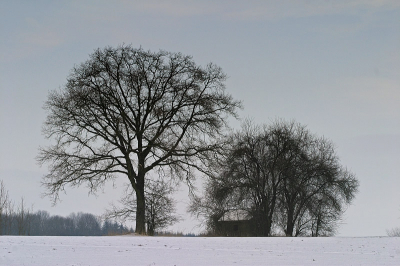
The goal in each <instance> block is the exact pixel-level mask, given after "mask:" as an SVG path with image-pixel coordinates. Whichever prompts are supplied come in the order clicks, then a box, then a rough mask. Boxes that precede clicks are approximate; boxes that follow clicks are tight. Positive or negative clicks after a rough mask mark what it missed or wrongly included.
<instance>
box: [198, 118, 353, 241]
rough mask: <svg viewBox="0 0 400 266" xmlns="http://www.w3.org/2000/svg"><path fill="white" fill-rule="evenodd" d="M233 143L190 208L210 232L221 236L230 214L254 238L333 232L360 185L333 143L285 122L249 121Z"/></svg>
mask: <svg viewBox="0 0 400 266" xmlns="http://www.w3.org/2000/svg"><path fill="white" fill-rule="evenodd" d="M229 139H230V141H229V143H230V145H229V148H228V147H227V148H226V153H225V154H224V155H223V156H222V157H221V158H220V159H219V160H216V161H215V164H214V167H213V168H214V175H212V176H211V179H210V180H209V182H208V183H207V186H206V190H205V195H204V197H202V198H196V197H195V198H194V200H193V202H192V205H191V207H190V211H191V212H192V213H194V214H195V215H201V216H203V217H205V219H206V223H207V225H208V229H209V230H210V231H211V232H212V233H214V234H217V235H218V234H220V233H221V232H219V231H218V230H219V229H220V227H219V221H220V220H221V218H222V217H223V216H224V215H225V214H226V213H228V212H232V211H238V210H240V211H242V213H243V212H245V213H246V214H247V215H246V217H244V218H245V219H248V220H250V221H251V223H252V226H253V231H252V234H253V235H255V236H270V235H273V234H279V233H280V232H282V233H284V234H285V235H286V236H302V235H310V236H322V235H332V234H334V232H335V229H336V226H337V222H338V221H339V219H340V217H341V214H342V213H343V211H344V209H345V207H346V205H348V204H349V203H350V202H351V200H352V199H353V198H354V196H355V193H356V192H357V188H358V181H357V179H356V178H355V176H354V175H353V174H352V173H350V172H349V171H347V170H346V169H345V168H344V167H342V166H341V165H340V162H339V158H338V157H337V155H336V154H335V151H334V147H333V144H332V143H331V142H330V141H328V140H327V139H325V138H319V137H317V136H315V135H313V134H311V133H310V132H309V131H308V130H307V129H306V127H304V126H302V125H300V124H298V123H295V122H285V121H276V122H274V123H273V124H272V125H270V126H263V127H258V126H254V125H252V124H251V123H250V122H247V123H245V124H244V126H243V128H242V130H241V131H239V132H237V133H235V134H232V135H231V136H230V138H229Z"/></svg>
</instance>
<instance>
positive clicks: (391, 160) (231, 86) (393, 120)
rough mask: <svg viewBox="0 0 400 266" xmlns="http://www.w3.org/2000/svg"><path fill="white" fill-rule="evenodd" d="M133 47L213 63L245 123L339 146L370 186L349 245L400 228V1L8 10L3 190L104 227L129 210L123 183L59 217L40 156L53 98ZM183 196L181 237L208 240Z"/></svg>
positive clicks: (363, 192) (1, 14) (1, 8)
mask: <svg viewBox="0 0 400 266" xmlns="http://www.w3.org/2000/svg"><path fill="white" fill-rule="evenodd" d="M123 43H125V44H132V46H134V47H142V48H143V49H145V50H152V51H158V50H160V49H162V50H167V51H171V52H182V53H183V54H186V55H192V56H193V59H194V61H195V62H197V63H198V64H201V65H205V64H207V63H208V62H213V63H215V64H216V65H219V66H220V67H222V69H223V70H224V71H225V72H226V73H227V75H228V76H229V78H228V80H227V81H226V87H227V92H229V93H230V94H232V95H233V96H234V98H235V99H238V100H242V102H243V105H244V109H243V110H242V111H240V113H239V114H240V117H241V118H252V119H253V120H254V121H255V122H256V123H260V124H261V123H269V122H270V121H271V120H274V119H275V118H283V119H287V120H290V119H295V120H296V121H297V122H300V123H302V124H305V125H307V126H308V128H309V130H310V131H311V132H313V133H315V134H317V135H320V136H325V137H326V138H328V139H330V140H332V141H333V142H334V143H335V144H336V150H337V153H338V155H339V157H340V159H341V162H342V164H343V165H345V166H347V167H348V169H350V170H351V171H352V172H354V173H355V174H356V176H357V177H358V179H359V181H360V191H359V193H358V195H357V197H356V199H355V201H354V202H353V204H352V205H351V206H350V207H349V208H348V210H347V211H346V213H345V215H344V221H343V224H342V225H341V227H340V230H339V235H340V236H375V235H385V234H386V229H390V228H393V227H396V226H400V1H398V0H335V1H334V0H325V1H322V0H320V1H317V0H309V1H305V0H304V1H300V0H298V1H295V0H293V1H267V0H259V1H255V0H253V1H252V0H250V1H249V0H247V1H244V0H243V1H239V0H230V1H228V0H225V1H223V0H213V1H200V0H198V1H195V0H192V1H183V0H181V1H179V0H172V1H162V0H160V1H154V0H146V1H122V0H120V1H119V0H113V1H81V0H79V1H78V0H77V1H40V0H37V1H16V0H0V179H2V180H3V181H4V184H5V185H6V188H7V189H8V190H9V193H10V195H11V197H12V198H13V199H14V200H15V201H19V199H20V198H21V197H24V198H25V201H26V202H27V203H29V204H33V208H34V210H39V209H40V210H47V211H49V212H50V213H51V214H59V215H68V214H69V213H71V212H79V211H83V212H90V213H93V214H96V215H99V214H102V213H103V211H104V209H105V208H106V207H107V206H108V203H109V202H111V201H116V200H118V198H119V195H118V194H119V193H120V192H121V191H122V188H121V184H122V183H123V182H124V181H125V180H123V179H121V180H120V181H118V182H117V183H116V184H115V186H116V188H113V187H112V184H110V185H109V186H107V187H106V188H105V189H104V193H103V192H100V193H99V194H98V195H97V197H95V196H88V190H87V189H86V188H85V187H82V188H80V189H75V188H70V189H67V193H66V194H62V195H61V200H62V202H60V203H58V204H57V205H56V206H54V207H52V206H51V201H50V198H42V197H41V193H43V192H45V191H44V188H43V187H41V186H40V181H41V177H42V176H43V175H44V174H45V173H46V171H47V168H46V167H42V168H40V167H39V166H38V165H37V163H36V161H35V156H36V155H37V153H38V147H39V146H40V145H42V146H43V145H47V144H49V142H48V141H47V140H45V139H44V137H43V136H42V134H41V126H42V123H43V122H44V120H45V117H46V114H45V112H44V110H43V109H42V106H43V103H44V102H45V101H46V99H47V95H48V92H49V91H51V90H54V89H58V88H60V87H61V86H63V84H65V82H66V78H67V76H68V74H69V71H70V70H71V69H72V67H73V66H74V65H75V64H80V63H82V62H84V61H85V60H87V59H88V56H89V54H90V53H92V52H93V51H94V49H96V48H104V47H105V46H114V47H115V46H118V45H119V44H123ZM231 125H232V127H234V128H238V127H239V125H240V121H236V122H233V123H232V124H231ZM183 190H184V189H183ZM177 197H178V198H179V209H180V212H181V215H182V216H183V218H185V219H186V218H187V219H186V220H185V221H183V222H181V223H179V224H177V225H175V226H174V227H172V228H170V229H171V230H180V231H184V232H186V233H188V232H191V231H198V228H194V226H195V225H196V222H195V221H193V220H191V219H189V215H188V214H185V212H184V209H185V203H186V202H187V201H188V199H187V195H186V193H185V192H184V191H182V192H180V193H179V195H178V196H177Z"/></svg>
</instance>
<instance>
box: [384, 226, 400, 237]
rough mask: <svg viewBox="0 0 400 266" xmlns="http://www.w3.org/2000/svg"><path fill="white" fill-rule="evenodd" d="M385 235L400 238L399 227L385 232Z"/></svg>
mask: <svg viewBox="0 0 400 266" xmlns="http://www.w3.org/2000/svg"><path fill="white" fill-rule="evenodd" d="M386 233H387V235H388V236H390V237H400V227H396V228H393V229H389V230H386Z"/></svg>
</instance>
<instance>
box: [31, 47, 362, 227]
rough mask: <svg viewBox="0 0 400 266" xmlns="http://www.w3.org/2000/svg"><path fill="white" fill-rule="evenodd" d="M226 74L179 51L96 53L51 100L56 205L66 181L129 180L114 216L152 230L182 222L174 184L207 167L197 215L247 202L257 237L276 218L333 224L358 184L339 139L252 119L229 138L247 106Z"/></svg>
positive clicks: (49, 181)
mask: <svg viewBox="0 0 400 266" xmlns="http://www.w3.org/2000/svg"><path fill="white" fill-rule="evenodd" d="M225 78H226V75H225V74H224V73H223V71H222V70H221V68H219V67H218V66H216V65H214V64H208V65H207V66H206V67H201V66H198V65H196V64H195V63H194V62H193V60H192V58H191V57H190V56H184V55H182V54H180V53H170V52H165V51H160V52H156V53H153V52H150V51H144V50H143V49H134V48H132V47H131V46H129V45H128V46H125V45H123V46H119V47H117V48H112V47H107V48H105V49H98V50H96V51H95V52H94V53H93V54H92V55H90V58H89V60H87V61H86V62H84V63H83V64H81V65H79V66H77V67H75V68H73V70H72V71H71V74H70V76H69V77H68V79H67V83H66V85H65V86H64V87H63V88H61V89H60V90H57V91H53V92H51V93H50V94H49V97H48V100H47V102H46V104H45V109H46V110H47V111H48V115H47V119H46V122H45V124H44V127H43V132H44V134H45V136H46V137H47V138H49V139H53V140H54V141H53V145H51V146H49V147H44V148H41V149H40V153H39V156H38V161H39V162H40V163H41V164H47V165H48V166H49V173H48V174H47V175H46V176H45V177H44V178H43V180H44V182H43V183H44V185H45V186H46V187H47V191H48V194H49V195H50V196H52V197H53V198H54V200H55V201H57V199H58V195H59V192H60V191H62V190H64V189H65V187H66V186H80V185H82V184H86V185H88V186H89V188H90V191H91V192H95V191H96V190H97V189H98V188H99V187H101V186H102V185H104V183H105V182H107V181H110V180H111V181H112V180H114V179H115V178H117V177H121V176H122V177H124V178H126V180H127V181H128V184H129V187H128V189H127V190H126V193H125V195H124V196H123V197H122V199H121V200H120V203H122V207H120V206H115V205H113V206H111V210H108V211H107V213H106V216H107V217H112V218H116V217H119V218H121V219H127V218H132V219H135V221H136V232H137V233H139V234H146V233H147V234H150V235H152V234H154V232H155V231H156V230H157V229H160V228H163V227H165V226H167V225H170V224H172V223H174V222H176V221H177V220H178V217H176V215H174V201H173V199H172V198H171V193H172V191H173V187H171V184H176V181H184V180H185V181H186V182H187V183H188V185H189V186H191V185H192V180H193V178H194V176H195V175H196V174H204V175H206V176H209V177H211V179H210V180H211V181H210V182H209V184H208V193H206V195H205V198H204V199H197V200H196V201H195V204H194V205H193V206H192V211H194V212H197V213H204V214H205V215H207V217H209V221H213V222H214V224H215V223H216V221H218V219H219V217H221V215H223V213H225V212H226V211H227V210H229V209H243V210H246V211H248V212H249V214H250V215H251V217H252V218H253V219H254V221H255V222H256V228H257V235H270V234H271V229H272V228H273V227H275V226H278V225H279V226H281V227H284V231H285V233H286V235H299V234H302V233H304V232H305V231H306V228H307V229H309V230H308V231H310V232H312V234H313V235H321V234H327V232H332V231H333V228H334V225H333V221H337V219H338V217H340V214H341V213H342V212H343V206H344V205H345V204H348V203H349V202H350V201H351V199H352V198H353V196H354V193H355V191H356V189H357V181H356V179H355V178H354V176H353V175H352V174H351V173H349V172H348V171H346V170H345V169H343V168H342V167H341V166H340V165H339V162H338V159H337V157H336V155H335V154H334V151H333V147H332V144H331V143H330V142H328V141H326V140H324V139H320V138H316V137H314V136H313V135H311V134H310V133H309V132H308V131H307V130H305V128H304V127H301V126H299V125H297V124H276V125H275V126H273V127H271V128H265V129H263V130H260V129H258V128H254V127H250V126H249V127H247V128H245V129H244V130H243V131H242V132H240V133H238V134H235V135H234V136H232V137H231V138H226V137H225V132H226V129H227V128H228V124H227V122H228V118H229V116H233V117H236V111H237V109H238V108H240V107H241V104H240V102H238V101H236V100H234V99H233V98H232V97H231V96H230V95H229V94H227V93H226V92H225V86H224V81H225ZM227 144H231V145H230V146H229V145H228V146H227ZM154 176H157V177H158V178H154ZM196 204H197V205H196ZM194 206H197V207H194ZM210 210H211V211H210Z"/></svg>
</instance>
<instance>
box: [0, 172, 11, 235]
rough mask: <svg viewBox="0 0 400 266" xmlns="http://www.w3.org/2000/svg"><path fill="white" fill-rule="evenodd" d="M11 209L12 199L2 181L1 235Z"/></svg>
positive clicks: (0, 204) (0, 190)
mask: <svg viewBox="0 0 400 266" xmlns="http://www.w3.org/2000/svg"><path fill="white" fill-rule="evenodd" d="M9 207H10V198H9V195H8V190H7V189H6V188H5V186H4V182H3V180H0V234H2V230H3V228H4V227H5V223H6V219H7V209H8V208H9Z"/></svg>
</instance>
